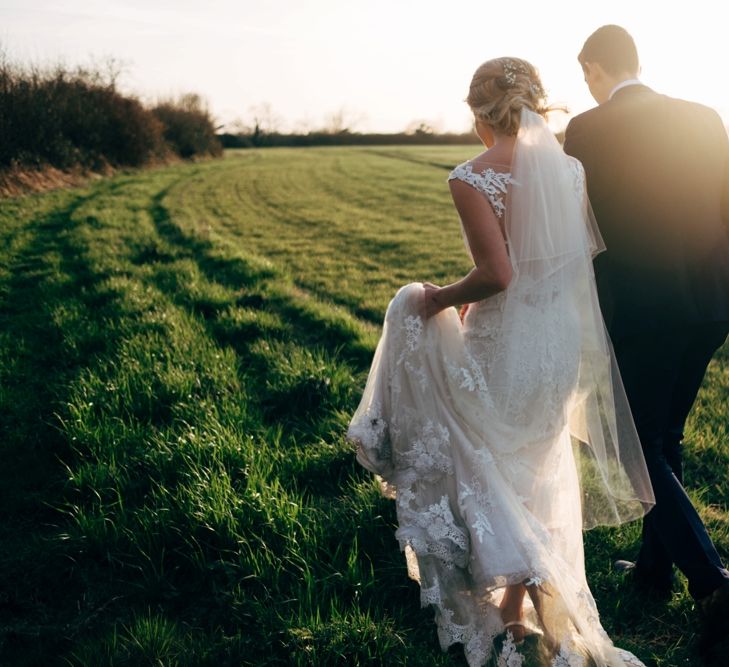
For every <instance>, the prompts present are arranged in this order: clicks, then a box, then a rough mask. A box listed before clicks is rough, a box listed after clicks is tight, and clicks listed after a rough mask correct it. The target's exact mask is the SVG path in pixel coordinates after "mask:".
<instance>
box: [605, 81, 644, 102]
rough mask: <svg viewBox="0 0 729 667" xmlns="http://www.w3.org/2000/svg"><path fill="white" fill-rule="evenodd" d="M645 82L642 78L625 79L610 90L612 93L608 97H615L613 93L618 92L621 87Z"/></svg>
mask: <svg viewBox="0 0 729 667" xmlns="http://www.w3.org/2000/svg"><path fill="white" fill-rule="evenodd" d="M642 84H643V82H642V81H641V80H640V79H625V81H621V82H620V83H619V84H618V85H617V86H615V88H613V89H612V90H611V91H610V95H609V96H608V99H609V100H611V99H613V95H615V93H617V92H618V91H619V90H620V89H621V88H627V87H628V86H636V85H638V86H640V85H642Z"/></svg>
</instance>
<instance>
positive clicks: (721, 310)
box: [564, 25, 729, 646]
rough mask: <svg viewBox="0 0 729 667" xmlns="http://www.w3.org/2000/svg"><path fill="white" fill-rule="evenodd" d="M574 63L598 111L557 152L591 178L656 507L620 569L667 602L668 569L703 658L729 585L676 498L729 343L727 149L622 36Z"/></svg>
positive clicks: (603, 291) (583, 117)
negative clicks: (702, 393) (703, 391)
mask: <svg viewBox="0 0 729 667" xmlns="http://www.w3.org/2000/svg"><path fill="white" fill-rule="evenodd" d="M578 60H579V62H580V64H581V65H582V70H583V73H584V76H585V82H586V83H587V85H588V87H589V89H590V93H591V94H592V96H593V97H594V98H595V101H596V102H597V103H598V106H597V107H595V108H593V109H591V110H589V111H587V112H585V113H583V114H580V115H579V116H576V117H575V118H573V119H572V120H571V121H570V123H569V125H568V127H567V130H566V133H565V143H564V150H565V151H566V152H567V153H569V154H570V155H573V156H574V157H576V158H578V159H579V160H580V161H581V162H582V164H583V165H584V167H585V172H586V174H587V188H588V193H589V196H590V201H591V204H592V207H593V210H594V213H595V217H596V219H597V223H598V226H599V228H600V232H601V233H602V236H603V238H604V241H605V245H606V246H607V251H606V252H604V253H602V254H601V255H599V256H598V257H597V259H596V262H595V274H596V280H597V285H598V292H599V296H600V304H601V307H602V310H603V314H604V317H605V321H606V324H607V326H608V330H609V332H610V336H611V338H612V341H613V345H614V347H615V354H616V357H617V360H618V365H619V367H620V373H621V376H622V379H623V382H624V384H625V390H626V393H627V395H628V400H629V402H630V406H631V410H632V412H633V416H634V419H635V423H636V427H637V429H638V434H639V435H640V439H641V443H642V445H643V451H644V454H645V458H646V463H647V465H648V471H649V473H650V476H651V482H652V484H653V489H654V492H655V496H656V505H655V506H654V508H653V509H652V510H651V511H650V512H649V514H648V515H647V516H646V517H645V519H644V522H643V543H642V546H641V550H640V553H639V555H638V559H637V562H636V563H635V564H633V563H627V562H626V561H619V563H621V564H622V567H623V568H624V569H631V570H632V571H633V576H634V577H635V583H636V584H637V585H639V586H640V587H641V588H643V589H644V590H648V591H652V592H658V593H663V594H669V593H670V590H671V586H672V564H673V563H675V564H676V565H677V566H678V568H679V569H680V570H681V571H682V572H683V573H684V574H685V575H686V577H687V578H688V583H689V591H690V593H691V595H692V596H693V598H694V599H695V600H696V601H697V607H698V608H699V610H700V611H701V612H703V613H702V615H703V616H704V618H705V619H706V622H705V638H704V639H705V643H704V645H705V646H708V645H709V644H710V642H711V641H712V640H713V639H718V638H719V637H721V636H722V635H726V634H727V632H728V631H729V572H727V570H726V569H725V568H724V566H723V565H722V563H721V560H720V558H719V556H718V554H717V552H716V549H715V548H714V545H713V544H712V542H711V540H710V538H709V536H708V535H707V532H706V529H705V527H704V525H703V523H702V521H701V519H700V518H699V515H698V514H697V513H696V511H695V509H694V507H693V505H692V504H691V501H690V500H689V498H688V496H687V495H686V493H685V492H684V489H683V486H682V483H683V471H682V463H681V459H682V456H681V440H682V438H683V434H684V424H685V422H686V418H687V416H688V414H689V411H690V410H691V406H692V404H693V402H694V399H695V398H696V394H697V393H698V390H699V387H700V385H701V381H702V379H703V376H704V373H705V371H706V367H707V365H708V363H709V361H710V360H711V357H712V355H713V354H714V352H715V351H716V350H717V349H718V348H719V347H721V345H722V344H723V343H724V341H725V339H726V337H727V332H729V139H728V138H727V131H726V128H725V127H724V125H723V123H722V121H721V119H720V118H719V116H718V114H717V113H716V112H714V111H713V110H711V109H709V108H707V107H704V106H701V105H699V104H694V103H690V102H685V101H683V100H678V99H673V98H670V97H667V96H665V95H660V94H658V93H656V92H654V91H653V90H651V89H650V88H648V87H647V86H645V85H643V84H642V83H641V82H640V81H639V80H638V73H639V69H640V68H639V64H638V53H637V50H636V47H635V43H634V42H633V39H632V37H631V36H630V35H629V34H628V33H627V32H626V31H625V30H624V29H623V28H621V27H619V26H615V25H606V26H603V27H602V28H599V29H598V30H596V31H595V32H594V33H593V34H592V35H590V37H588V39H587V41H586V42H585V44H584V47H583V48H582V51H581V52H580V54H579V56H578ZM696 66H697V67H698V68H700V67H704V66H708V65H705V64H702V63H697V64H696ZM725 444H729V443H725ZM718 472H720V473H721V474H725V473H726V471H725V470H721V471H718ZM616 565H617V564H616Z"/></svg>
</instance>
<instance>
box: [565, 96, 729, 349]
mask: <svg viewBox="0 0 729 667" xmlns="http://www.w3.org/2000/svg"><path fill="white" fill-rule="evenodd" d="M564 150H565V151H566V152H567V153H568V154H570V155H573V156H574V157H576V158H578V159H579V160H580V161H581V162H582V164H583V165H584V167H585V173H586V178H587V191H588V194H589V197H590V202H591V204H592V208H593V211H594V213H595V218H596V219H597V224H598V227H599V228H600V232H601V234H602V236H603V239H604V241H605V245H606V246H607V251H606V252H604V253H601V254H600V255H598V256H597V258H596V260H595V274H596V280H597V286H598V293H599V296H600V304H601V307H602V309H603V315H604V317H605V321H606V324H607V326H608V330H609V332H610V334H611V336H612V337H613V338H616V337H620V336H624V335H630V334H633V333H638V332H645V331H649V330H655V329H662V330H665V329H666V328H670V327H678V326H684V325H693V324H700V323H705V322H716V321H729V138H728V137H727V131H726V128H725V127H724V124H723V123H722V121H721V118H720V117H719V115H718V114H717V113H716V112H715V111H713V110H712V109H710V108H708V107H705V106H703V105H700V104H696V103H692V102H687V101H684V100H679V99H675V98H671V97H667V96H665V95H660V94H658V93H656V92H654V91H653V90H651V89H650V88H648V87H647V86H643V85H631V86H627V87H625V88H622V89H620V90H618V91H617V92H616V93H615V94H614V95H613V97H612V99H611V100H609V101H608V102H605V103H604V104H601V105H599V106H597V107H595V108H593V109H590V110H589V111H586V112H585V113H583V114H580V115H579V116H576V117H575V118H573V119H572V120H571V121H570V123H569V125H568V126H567V130H566V132H565V143H564Z"/></svg>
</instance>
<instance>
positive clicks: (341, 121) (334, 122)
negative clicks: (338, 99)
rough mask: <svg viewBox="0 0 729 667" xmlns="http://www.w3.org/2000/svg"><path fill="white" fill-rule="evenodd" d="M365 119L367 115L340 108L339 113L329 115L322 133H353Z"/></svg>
mask: <svg viewBox="0 0 729 667" xmlns="http://www.w3.org/2000/svg"><path fill="white" fill-rule="evenodd" d="M364 118H365V115H364V114H362V113H360V112H356V111H350V110H349V109H347V108H345V107H340V108H339V109H338V110H337V111H335V112H333V113H331V114H329V115H328V116H327V118H326V121H325V123H324V127H323V128H322V131H324V132H326V133H327V134H344V133H346V132H352V131H353V130H354V129H355V128H356V127H357V125H359V124H360V123H361V122H362V121H363V120H364Z"/></svg>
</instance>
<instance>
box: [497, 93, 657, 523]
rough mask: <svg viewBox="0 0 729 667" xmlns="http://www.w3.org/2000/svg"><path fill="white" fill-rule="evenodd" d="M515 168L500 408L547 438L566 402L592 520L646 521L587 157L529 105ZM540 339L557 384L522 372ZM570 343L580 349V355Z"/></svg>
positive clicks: (649, 494) (646, 484)
mask: <svg viewBox="0 0 729 667" xmlns="http://www.w3.org/2000/svg"><path fill="white" fill-rule="evenodd" d="M511 173H512V179H513V183H512V185H511V187H510V189H509V193H508V195H507V205H506V218H505V229H506V236H507V242H508V246H509V254H510V258H511V263H512V267H513V276H514V277H513V279H512V283H511V284H510V285H509V288H508V289H507V290H506V292H505V294H504V304H503V320H502V330H501V336H502V340H501V341H500V342H501V346H502V350H503V352H504V354H503V357H502V358H503V366H502V369H501V370H502V371H503V375H502V377H500V378H496V377H494V378H493V380H494V381H495V382H496V384H497V385H499V386H500V391H498V393H496V394H494V398H495V400H496V401H497V402H498V403H499V406H498V413H500V415H501V416H502V418H503V419H504V420H505V421H506V422H507V423H509V424H512V425H517V424H519V425H521V426H523V427H524V430H523V433H522V437H524V438H526V439H527V440H529V439H532V438H533V440H534V441H538V440H541V439H542V438H543V437H544V435H545V432H544V431H545V430H548V429H549V428H550V423H551V422H553V421H554V416H555V407H558V406H559V404H560V403H559V402H560V401H561V402H562V405H563V406H564V407H563V409H564V411H565V413H564V415H563V416H564V421H562V420H560V421H562V424H564V423H567V424H568V425H569V431H570V435H571V437H572V443H573V449H574V453H575V460H576V463H577V469H578V476H579V483H580V490H581V495H582V518H583V526H584V527H585V528H590V527H592V526H595V525H599V524H602V525H615V524H619V523H622V522H625V521H630V520H632V519H636V518H638V517H640V516H642V515H643V514H645V513H646V512H647V511H648V510H650V508H651V507H652V505H653V504H654V502H655V501H654V496H653V491H652V487H651V484H650V480H649V476H648V471H647V468H646V464H645V460H644V458H643V453H642V449H641V446H640V441H639V439H638V435H637V433H636V430H635V426H634V423H633V420H632V416H631V413H630V409H629V406H628V401H627V398H626V395H625V390H624V389H623V386H622V382H621V379H620V373H619V371H618V367H617V364H616V361H615V355H614V353H613V350H612V346H611V343H610V339H609V337H608V334H607V330H606V328H605V324H604V321H603V318H602V315H601V311H600V306H599V302H598V297H597V291H596V286H595V280H594V273H593V267H592V258H593V257H594V256H595V255H596V254H597V253H599V252H601V251H603V250H604V249H605V246H604V244H603V241H602V238H601V236H600V233H599V230H598V227H597V224H596V222H595V219H594V217H593V215H592V211H591V208H590V205H589V200H588V198H587V194H586V188H585V178H584V171H583V169H582V165H581V164H580V163H579V162H578V161H577V160H575V159H574V158H572V157H570V156H568V155H566V154H565V153H564V152H563V151H562V149H561V146H560V145H559V143H558V142H557V140H556V138H555V136H554V134H553V133H552V132H551V130H550V129H549V128H548V126H547V124H546V122H545V120H544V118H543V117H542V116H540V115H539V114H537V113H534V112H533V111H531V110H529V109H526V108H524V109H522V112H521V124H520V129H519V132H518V135H517V142H516V146H515V151H514V157H513V160H512V168H511ZM535 344H536V345H538V346H540V350H539V352H540V353H541V354H543V355H544V358H545V364H546V367H545V368H544V370H545V373H547V375H548V374H549V371H550V368H549V363H550V359H558V360H559V362H558V363H560V364H562V365H566V366H567V368H561V369H556V368H555V369H552V370H553V371H554V374H553V377H554V378H555V382H554V386H551V387H550V386H548V385H546V384H545V383H544V382H539V381H538V380H537V381H535V382H533V384H531V385H530V384H529V378H526V377H524V376H523V375H522V374H521V373H520V372H519V368H520V363H521V362H520V358H521V356H522V355H523V354H524V353H525V352H526V353H527V354H528V353H529V352H528V349H529V346H533V345H535ZM563 346H571V347H572V349H574V350H578V351H579V353H578V354H577V355H576V356H575V357H574V359H571V356H570V355H566V354H565V351H566V350H565V349H564V348H563ZM565 360H567V361H566V362H565ZM560 379H562V380H564V386H560V385H561V382H560ZM525 383H526V386H525ZM525 406H526V413H527V414H525ZM556 427H557V428H559V426H556ZM540 431H541V432H540Z"/></svg>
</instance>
